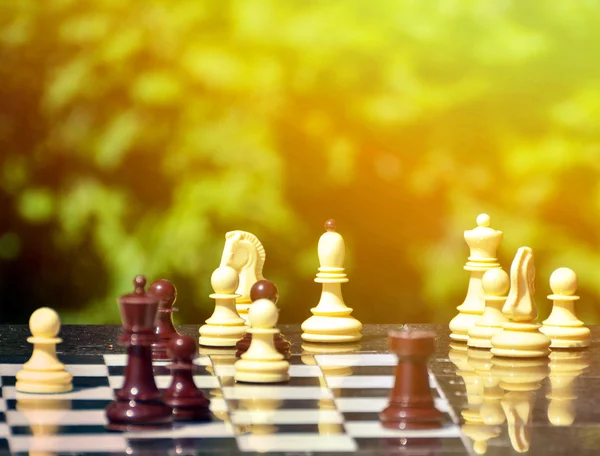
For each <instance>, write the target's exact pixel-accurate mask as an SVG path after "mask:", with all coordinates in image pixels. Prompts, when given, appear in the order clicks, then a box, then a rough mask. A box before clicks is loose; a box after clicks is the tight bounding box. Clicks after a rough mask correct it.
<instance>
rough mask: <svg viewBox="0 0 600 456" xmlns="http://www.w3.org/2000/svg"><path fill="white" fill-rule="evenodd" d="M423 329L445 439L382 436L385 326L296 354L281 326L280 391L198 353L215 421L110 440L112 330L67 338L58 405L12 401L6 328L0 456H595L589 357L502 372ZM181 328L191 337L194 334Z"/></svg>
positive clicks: (596, 416)
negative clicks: (283, 364) (67, 386)
mask: <svg viewBox="0 0 600 456" xmlns="http://www.w3.org/2000/svg"><path fill="white" fill-rule="evenodd" d="M418 326H419V327H421V328H423V327H425V328H428V329H432V330H434V331H436V332H437V334H438V338H437V340H436V353H435V355H434V358H433V359H432V360H431V363H430V369H429V372H430V375H429V386H430V388H431V391H432V393H433V396H434V398H435V405H436V407H437V408H438V409H439V410H440V411H441V412H443V414H444V416H445V422H444V424H443V425H442V426H441V427H439V428H436V429H425V430H408V429H404V430H402V429H399V430H390V429H386V428H384V427H383V426H382V425H381V423H380V421H379V412H381V411H382V410H383V409H384V408H385V407H386V405H387V403H388V396H389V393H390V389H391V388H392V386H393V384H394V368H395V366H396V364H397V359H396V356H395V355H394V354H392V353H389V352H388V350H387V348H386V345H387V343H386V341H387V332H388V331H389V329H392V325H366V326H365V330H364V335H365V337H364V339H363V340H362V341H361V343H360V344H356V345H354V346H352V347H350V346H349V347H347V349H346V350H345V351H344V348H343V347H336V348H335V349H334V348H331V349H330V351H329V352H321V353H319V352H317V351H315V350H312V349H311V347H310V346H306V344H305V345H304V346H303V344H302V342H301V341H300V338H299V334H300V329H299V327H298V326H296V325H293V326H292V325H290V326H287V325H283V326H282V329H283V330H284V332H285V334H286V336H287V337H288V338H289V339H290V340H291V341H292V352H293V354H292V356H291V359H290V363H291V366H290V381H289V382H288V383H285V384H278V385H255V384H241V383H236V382H235V381H234V378H233V373H234V367H233V363H234V362H235V355H234V354H233V353H232V352H231V351H223V350H218V349H213V350H206V349H202V348H201V349H200V354H199V356H198V357H197V358H196V359H195V361H194V362H195V365H196V370H195V372H194V380H195V383H196V384H197V386H198V387H199V388H201V389H202V390H203V392H204V393H205V395H206V397H207V398H209V399H210V401H211V411H212V415H213V416H212V417H211V420H210V421H208V422H201V423H192V424H175V425H174V426H173V427H172V428H170V429H166V430H164V429H163V430H148V431H135V432H134V431H130V432H116V431H109V430H107V429H106V424H107V423H106V416H105V413H104V408H105V407H106V406H107V405H108V404H109V403H110V402H111V401H112V400H113V399H114V393H115V391H116V390H117V389H118V388H120V387H121V385H122V382H123V375H124V367H125V365H126V355H125V354H124V353H123V351H122V349H121V348H119V347H118V346H116V345H113V344H111V343H110V340H111V339H112V337H113V335H114V333H115V331H116V328H112V327H111V328H106V327H102V326H95V327H94V326H85V327H83V326H82V327H77V326H65V327H63V331H62V336H63V337H64V340H65V343H64V344H63V346H62V347H60V348H61V351H59V357H60V359H61V361H63V362H64V363H65V365H66V368H67V370H68V371H69V372H71V373H72V374H73V386H74V389H73V391H71V392H69V393H64V394H27V393H20V392H17V391H15V375H16V372H17V371H18V370H19V369H20V368H21V367H22V364H23V363H24V362H25V361H27V359H28V357H29V353H28V352H27V350H28V347H27V345H28V344H26V343H23V341H24V339H22V340H21V339H20V337H22V336H26V333H27V328H25V327H23V328H20V329H15V327H10V330H8V329H7V328H4V329H3V331H2V334H3V339H4V342H5V345H4V346H3V347H2V348H1V349H0V379H1V382H2V384H1V391H2V398H1V400H0V454H13V455H26V454H30V455H42V454H43V455H75V454H81V455H92V454H93V455H101V454H102V455H116V454H123V455H126V454H127V455H171V454H173V455H180V454H182V455H196V454H197V455H207V454H208V455H230V454H270V455H289V456H292V455H296V456H297V455H328V454H336V455H340V454H359V455H378V454H385V455H394V454H396V455H400V454H402V455H406V454H420V455H421V454H422V455H425V454H427V455H437V454H440V455H446V456H451V455H474V454H489V455H505V454H506V455H510V454H521V453H526V454H532V455H538V454H543V455H544V456H548V455H555V454H556V455H557V454H567V453H565V452H564V451H566V448H568V449H569V451H568V453H569V454H578V455H587V454H590V455H591V454H598V453H597V448H598V446H597V444H598V437H595V435H596V434H597V431H598V426H599V425H598V423H600V411H598V407H597V404H596V402H597V398H598V397H600V382H599V381H598V380H600V375H599V373H598V372H597V371H596V369H595V368H594V365H593V362H592V358H593V355H594V353H595V352H594V350H593V349H592V350H589V351H579V352H566V355H564V357H559V358H558V359H557V358H554V359H553V358H550V359H549V361H548V362H547V363H546V364H543V363H542V364H539V363H538V364H536V363H535V362H533V363H532V362H526V363H525V365H522V366H519V365H518V363H516V364H515V363H514V362H511V363H509V364H510V365H502V364H500V365H499V366H498V365H493V363H492V360H491V359H490V357H488V356H487V355H485V353H484V352H477V351H476V352H471V351H468V349H467V347H466V346H461V345H460V344H456V343H454V342H452V343H451V342H450V339H449V337H448V330H447V329H446V328H445V327H441V326H433V325H418ZM21 329H22V330H21ZM179 330H180V332H184V333H188V334H194V333H195V334H197V327H193V326H186V327H180V328H179ZM76 334H77V335H76ZM593 334H594V335H596V336H597V335H598V331H597V328H593ZM71 335H73V337H72V338H71ZM167 363H168V362H167V361H154V374H155V380H156V383H157V385H158V387H159V388H161V389H164V388H166V387H167V386H168V384H169V381H170V372H169V369H168V368H167V366H166V365H167ZM544 366H545V367H544ZM545 369H546V370H545ZM494 374H497V375H495V376H494ZM519 378H521V380H519ZM511 385H512V386H515V387H511ZM511 395H512V396H511ZM515 416H516V419H515ZM492 418H494V419H495V421H494V420H492ZM561 420H562V422H561ZM571 450H572V451H573V453H571Z"/></svg>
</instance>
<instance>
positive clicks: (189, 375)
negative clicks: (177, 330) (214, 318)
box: [163, 336, 212, 421]
mask: <svg viewBox="0 0 600 456" xmlns="http://www.w3.org/2000/svg"><path fill="white" fill-rule="evenodd" d="M167 352H168V353H169V357H170V358H171V360H172V361H173V363H172V364H171V365H169V369H171V371H172V373H173V381H172V382H171V386H169V388H168V389H167V390H166V391H165V393H164V396H163V399H164V401H165V404H167V405H168V406H170V407H171V408H172V409H173V418H174V419H176V420H186V421H208V420H210V419H211V416H212V414H211V411H210V409H209V405H210V401H209V400H208V399H207V398H206V397H204V394H203V393H202V390H200V389H198V387H197V386H196V384H195V383H194V369H195V367H196V366H195V365H194V362H193V361H194V358H195V357H196V355H197V353H198V347H197V346H196V341H195V340H194V338H192V337H190V336H176V337H173V338H172V339H171V340H170V341H169V343H168V344H167Z"/></svg>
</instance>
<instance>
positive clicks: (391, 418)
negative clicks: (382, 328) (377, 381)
mask: <svg viewBox="0 0 600 456" xmlns="http://www.w3.org/2000/svg"><path fill="white" fill-rule="evenodd" d="M435 337H436V336H435V334H434V333H430V332H426V331H410V330H403V331H390V333H389V338H388V343H389V348H390V351H391V352H393V353H395V354H396V355H398V365H397V366H396V372H395V383H394V388H393V389H392V391H391V394H390V399H389V405H388V406H387V407H386V408H385V409H384V410H383V411H382V412H381V413H380V414H379V419H380V420H381V423H382V425H383V426H384V427H386V428H390V429H433V428H439V427H441V426H442V413H441V412H440V411H439V410H438V409H437V408H436V407H435V404H434V401H433V396H432V394H431V388H430V386H429V373H428V370H427V360H428V358H429V357H430V356H431V355H432V354H433V352H434V349H435Z"/></svg>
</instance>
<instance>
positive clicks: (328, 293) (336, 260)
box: [302, 219, 362, 343]
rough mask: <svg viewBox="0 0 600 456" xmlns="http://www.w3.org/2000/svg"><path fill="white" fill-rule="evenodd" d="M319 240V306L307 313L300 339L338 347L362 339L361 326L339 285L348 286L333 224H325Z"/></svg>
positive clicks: (340, 244)
mask: <svg viewBox="0 0 600 456" xmlns="http://www.w3.org/2000/svg"><path fill="white" fill-rule="evenodd" d="M325 230H326V232H325V233H324V234H323V235H322V236H321V238H320V239H319V245H318V255H319V262H320V267H319V272H318V273H317V277H316V278H315V282H317V283H320V284H322V292H321V298H320V300H319V303H318V304H317V306H316V307H313V308H312V309H310V311H311V312H312V314H313V315H312V317H310V318H308V319H307V320H305V321H304V323H302V331H303V332H302V339H303V340H305V341H308V342H319V343H322V342H325V343H340V342H353V341H357V340H360V339H361V338H362V334H361V329H362V323H361V322H359V321H358V320H357V319H356V318H354V317H353V316H351V315H350V314H351V313H352V309H351V308H350V307H347V306H346V304H345V303H344V298H343V296H342V283H346V282H348V276H347V275H346V273H345V269H344V257H345V255H346V246H345V243H344V238H343V237H342V236H341V235H340V234H339V233H337V232H336V224H335V220H332V219H331V220H327V221H326V222H325Z"/></svg>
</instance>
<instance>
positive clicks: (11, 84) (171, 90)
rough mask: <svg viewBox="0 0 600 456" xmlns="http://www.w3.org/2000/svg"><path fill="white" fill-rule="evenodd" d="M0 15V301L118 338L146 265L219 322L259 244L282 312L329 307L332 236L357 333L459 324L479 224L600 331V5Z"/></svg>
mask: <svg viewBox="0 0 600 456" xmlns="http://www.w3.org/2000/svg"><path fill="white" fill-rule="evenodd" d="M2 8H3V9H4V11H3V13H2V14H0V82H1V84H0V100H2V101H1V102H0V154H1V162H0V201H1V203H2V208H3V209H2V212H3V216H2V222H1V224H0V268H1V269H0V270H1V271H2V279H1V281H0V299H1V301H2V315H1V316H0V319H1V320H2V321H5V322H24V321H26V319H27V318H28V316H29V314H30V313H31V311H32V310H33V309H34V308H36V307H39V306H41V305H48V306H52V307H55V308H56V309H57V310H59V311H60V312H61V315H62V317H63V321H65V322H71V323H73V322H77V323H84V322H88V323H107V322H111V323H116V322H118V321H119V316H118V310H117V307H116V305H115V298H116V297H117V296H118V295H120V294H123V293H125V292H128V291H129V290H130V289H131V280H132V278H133V276H134V275H135V274H137V273H144V274H146V275H147V276H148V278H149V279H150V280H153V279H155V278H159V277H165V278H170V279H172V280H174V282H175V283H176V285H177V287H178V290H179V296H180V297H179V301H178V302H179V307H180V309H181V312H180V313H179V316H178V320H179V321H182V322H183V321H185V322H188V323H195V322H197V323H199V322H201V321H202V320H203V319H205V318H206V317H208V315H209V314H210V312H211V311H212V302H211V301H210V300H209V299H208V297H207V296H208V294H209V293H210V292H211V290H210V284H209V280H208V278H209V277H210V274H211V272H212V270H213V269H214V268H215V267H216V266H217V265H218V262H219V259H220V251H221V249H222V247H223V243H224V233H225V232H226V231H229V230H232V229H244V230H247V231H251V232H253V233H255V234H256V235H257V236H258V237H259V239H261V240H262V242H263V244H264V245H265V248H266V251H267V262H266V265H265V275H266V276H267V277H268V278H271V279H273V280H275V281H276V282H277V283H278V285H279V287H280V289H281V294H282V299H281V301H280V304H281V306H282V308H283V310H282V315H281V321H282V322H295V323H299V322H301V321H302V320H303V319H304V318H306V317H307V316H308V315H309V309H310V308H311V307H313V306H314V305H315V304H316V300H317V299H318V293H319V289H318V286H317V284H314V283H313V282H312V279H313V276H314V274H315V272H316V268H317V267H318V263H317V257H316V243H317V240H318V236H319V235H320V234H321V232H322V223H323V221H324V220H326V219H327V218H330V217H334V218H336V219H337V220H338V226H339V229H340V232H341V233H342V234H343V235H344V236H345V238H346V244H347V246H348V255H347V258H348V260H347V267H348V272H349V275H350V280H351V281H350V283H349V284H348V285H347V286H346V288H345V293H346V301H347V303H348V305H349V306H351V307H353V308H354V309H355V315H356V316H357V317H358V318H359V319H361V320H362V321H363V322H365V323H369V322H406V321H420V322H425V321H431V322H446V321H448V320H449V319H450V318H451V317H452V316H453V315H454V314H455V313H456V310H455V307H456V306H457V305H458V304H460V302H461V300H462V298H463V296H462V295H463V294H464V292H465V290H466V284H467V275H466V272H465V271H463V269H462V267H463V265H464V263H465V261H466V258H467V256H468V250H467V249H466V245H465V243H464V240H463V238H462V232H463V231H464V230H465V229H470V228H473V227H474V226H475V223H474V222H475V217H476V216H477V214H478V213H480V212H487V213H489V214H490V215H491V216H492V226H493V227H494V228H497V229H501V230H503V231H504V233H505V238H504V241H503V244H502V247H501V252H500V257H501V260H502V262H503V265H504V266H505V268H508V266H509V264H510V260H511V258H512V255H513V254H514V252H515V251H516V249H517V248H518V247H519V246H521V245H529V246H531V247H532V248H533V249H534V252H536V265H537V270H538V304H539V305H540V307H541V308H542V310H541V312H540V313H541V315H542V316H543V315H545V314H546V313H547V311H548V303H547V302H546V301H547V300H546V299H545V295H546V294H548V293H547V291H549V289H548V285H547V284H548V277H549V275H550V273H551V272H552V270H553V269H555V268H557V267H560V266H568V267H571V268H573V269H574V270H575V271H576V272H577V273H578V274H579V278H580V288H581V290H580V294H581V295H582V298H583V299H582V301H580V304H579V306H580V307H579V308H580V309H581V316H582V317H583V318H584V319H585V320H586V322H598V321H599V318H598V317H599V311H598V307H597V304H598V295H599V294H600V282H598V281H597V280H596V269H597V265H598V264H600V254H599V253H598V250H599V249H598V248H597V245H598V241H599V239H598V234H597V233H598V230H597V220H598V217H597V215H596V214H597V213H598V210H599V207H600V186H599V184H598V183H599V180H598V177H599V176H600V132H599V129H598V126H597V118H598V116H599V115H600V82H599V81H600V61H599V60H598V59H596V58H595V55H596V50H597V49H598V48H599V45H600V27H598V23H600V22H599V21H600V9H598V7H597V2H595V1H591V0H588V1H586V0H580V1H578V2H536V1H508V0H502V1H495V2H490V1H486V0H474V1H469V2H464V1H458V0H445V1H441V0H440V1H435V2H423V1H417V0H400V1H378V2H372V1H367V0H334V1H320V2H319V1H308V2H307V1H295V0H288V1H285V2H283V1H278V0H244V1H242V0H239V1H225V0H223V1H216V0H215V1H208V0H205V1H198V0H179V1H177V2H171V1H167V0H148V1H144V2H140V1H131V2H123V1H117V0H98V1H96V2H91V3H88V2H77V1H74V0H48V1H46V2H35V1H20V0H14V1H12V2H9V3H8V4H5V5H4V6H3V7H2Z"/></svg>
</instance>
